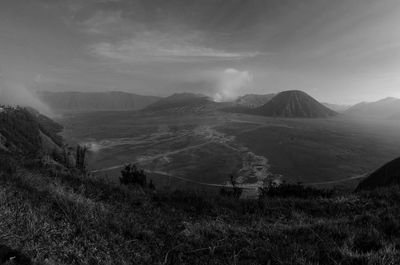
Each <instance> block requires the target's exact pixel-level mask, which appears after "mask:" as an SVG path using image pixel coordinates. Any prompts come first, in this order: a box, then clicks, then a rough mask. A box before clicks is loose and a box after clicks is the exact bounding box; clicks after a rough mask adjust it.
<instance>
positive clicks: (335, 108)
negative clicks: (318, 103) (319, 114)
mask: <svg viewBox="0 0 400 265" xmlns="http://www.w3.org/2000/svg"><path fill="white" fill-rule="evenodd" d="M322 105H324V106H325V107H327V108H328V109H331V110H333V111H336V112H344V111H346V110H348V109H349V108H351V105H341V104H332V103H326V102H324V103H322Z"/></svg>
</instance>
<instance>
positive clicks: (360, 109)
mask: <svg viewBox="0 0 400 265" xmlns="http://www.w3.org/2000/svg"><path fill="white" fill-rule="evenodd" d="M344 113H345V114H346V115H351V116H359V117H368V118H381V119H396V117H400V99H398V98H393V97H389V98H384V99H381V100H378V101H375V102H361V103H359V104H356V105H354V106H352V107H351V108H349V109H348V110H346V111H345V112H344Z"/></svg>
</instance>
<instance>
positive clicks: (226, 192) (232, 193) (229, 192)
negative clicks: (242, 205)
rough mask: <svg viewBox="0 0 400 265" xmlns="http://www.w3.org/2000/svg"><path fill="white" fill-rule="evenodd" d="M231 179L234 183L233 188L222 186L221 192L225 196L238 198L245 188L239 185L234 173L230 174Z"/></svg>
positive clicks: (232, 183)
mask: <svg viewBox="0 0 400 265" xmlns="http://www.w3.org/2000/svg"><path fill="white" fill-rule="evenodd" d="M229 179H230V182H231V185H232V190H228V189H226V188H225V187H222V188H221V189H220V191H219V194H220V195H221V196H224V197H234V198H236V199H238V198H240V196H241V195H242V192H243V189H242V188H240V187H238V186H237V182H236V180H235V178H234V176H233V175H230V176H229Z"/></svg>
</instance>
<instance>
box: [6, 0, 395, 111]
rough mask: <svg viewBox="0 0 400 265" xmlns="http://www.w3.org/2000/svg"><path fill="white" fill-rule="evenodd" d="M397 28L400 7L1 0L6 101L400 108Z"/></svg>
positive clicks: (271, 1)
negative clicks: (45, 94) (102, 94)
mask: <svg viewBox="0 0 400 265" xmlns="http://www.w3.org/2000/svg"><path fill="white" fill-rule="evenodd" d="M399 25H400V1H398V0H379V1H377V0H335V1H332V0H295V1H294V0H196V1H194V0H1V1H0V88H1V89H2V90H3V91H0V97H3V98H4V97H5V96H4V95H7V92H4V90H6V91H14V90H16V89H17V90H20V91H22V90H26V91H34V90H48V91H110V90H119V91H127V92H132V93H137V94H143V95H160V96H167V95H170V94H172V93H177V92H194V93H203V94H206V95H209V96H212V97H214V98H215V100H218V101H226V100H231V99H234V98H235V97H237V96H239V95H242V94H247V93H260V94H267V93H276V92H279V91H284V90H293V89H298V90H303V91H305V92H307V93H309V94H310V95H312V96H314V97H315V98H317V99H318V100H320V101H323V102H330V103H338V104H354V103H357V102H360V101H374V100H378V99H381V98H384V97H389V96H393V97H400V26H399ZM16 87H17V88H16ZM1 93H3V96H2V95H1ZM8 94H10V92H8Z"/></svg>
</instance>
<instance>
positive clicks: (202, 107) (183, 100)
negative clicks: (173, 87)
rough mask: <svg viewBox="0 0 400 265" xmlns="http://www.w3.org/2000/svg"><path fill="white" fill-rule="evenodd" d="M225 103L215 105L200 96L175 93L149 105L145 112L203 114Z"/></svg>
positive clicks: (209, 99) (203, 96) (207, 98)
mask: <svg viewBox="0 0 400 265" xmlns="http://www.w3.org/2000/svg"><path fill="white" fill-rule="evenodd" d="M225 105H226V104H225V103H217V102H214V101H212V100H211V98H209V97H207V96H205V95H202V94H193V93H176V94H173V95H171V96H169V97H166V98H163V99H160V100H159V101H157V102H155V103H153V104H151V105H149V106H148V107H146V108H145V109H144V110H145V111H168V112H204V111H212V110H216V109H218V108H220V107H222V106H225Z"/></svg>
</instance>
